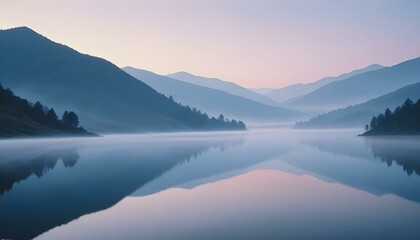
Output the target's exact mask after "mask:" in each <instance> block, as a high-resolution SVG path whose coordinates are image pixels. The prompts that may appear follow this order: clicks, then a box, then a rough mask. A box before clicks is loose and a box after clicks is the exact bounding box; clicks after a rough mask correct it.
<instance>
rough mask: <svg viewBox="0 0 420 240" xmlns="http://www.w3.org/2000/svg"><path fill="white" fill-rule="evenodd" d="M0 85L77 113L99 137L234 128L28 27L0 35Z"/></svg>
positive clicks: (58, 109) (29, 98)
mask: <svg viewBox="0 0 420 240" xmlns="http://www.w3.org/2000/svg"><path fill="white" fill-rule="evenodd" d="M0 52H1V54H0V82H1V83H2V84H3V86H4V87H7V88H10V89H12V90H13V91H14V92H15V93H16V94H17V95H19V96H22V97H24V98H26V99H28V100H29V101H31V102H35V101H38V100H39V101H41V102H43V103H44V104H46V105H48V106H49V107H53V108H54V109H56V111H57V112H60V111H62V110H63V109H69V110H72V111H76V112H77V113H78V114H79V117H80V122H81V123H82V124H83V126H84V127H86V128H87V129H89V130H91V131H94V132H98V133H105V132H155V131H191V130H217V129H236V127H233V128H232V126H231V125H230V124H227V123H225V122H220V121H218V120H216V119H213V120H211V119H209V118H208V117H207V116H206V115H205V114H204V113H199V112H198V111H192V109H191V108H188V107H185V106H182V105H181V104H179V103H176V102H174V101H173V100H171V99H169V98H167V97H165V96H164V95H162V94H161V93H159V92H157V91H156V90H154V89H152V88H151V87H149V86H148V85H146V84H145V83H143V82H141V81H139V80H137V79H136V78H134V77H132V76H130V75H129V74H127V73H125V72H124V71H122V70H121V69H120V68H118V67H117V66H115V65H114V64H112V63H110V62H109V61H107V60H105V59H102V58H98V57H93V56H89V55H87V54H81V53H79V52H77V51H76V50H73V49H71V48H70V47H67V46H65V45H62V44H59V43H55V42H53V41H51V40H49V39H47V38H46V37H44V36H42V35H40V34H38V33H36V32H34V31H33V30H31V29H29V28H27V27H19V28H13V29H8V30H1V31H0Z"/></svg>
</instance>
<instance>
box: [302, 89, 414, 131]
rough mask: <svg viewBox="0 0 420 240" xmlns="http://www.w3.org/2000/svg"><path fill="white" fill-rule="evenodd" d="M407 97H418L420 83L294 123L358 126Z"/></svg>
mask: <svg viewBox="0 0 420 240" xmlns="http://www.w3.org/2000/svg"><path fill="white" fill-rule="evenodd" d="M407 98H410V99H413V100H414V99H415V100H417V99H419V98H420V83H415V84H411V85H408V86H406V87H403V88H401V89H398V90H397V91H394V92H391V93H388V94H385V95H383V96H381V97H377V98H374V99H372V100H369V101H367V102H365V103H362V104H357V105H354V106H349V107H346V108H342V109H338V110H334V111H331V112H328V113H325V114H321V115H319V116H317V117H314V118H312V119H310V120H308V121H306V122H299V123H296V125H295V127H296V128H340V127H360V128H362V127H363V126H365V124H366V123H368V122H369V121H370V120H371V119H372V117H373V116H375V115H377V114H379V113H381V112H383V111H384V110H385V109H386V108H390V109H394V108H396V107H397V106H398V105H401V103H403V102H404V101H405V100H406V99H407Z"/></svg>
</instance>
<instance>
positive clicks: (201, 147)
mask: <svg viewBox="0 0 420 240" xmlns="http://www.w3.org/2000/svg"><path fill="white" fill-rule="evenodd" d="M356 134H357V131H353V130H323V131H300V130H299V131H296V130H273V129H268V130H258V131H248V132H216V133H171V134H144V135H121V136H105V137H102V138H72V139H42V140H35V139H34V140H7V141H0V179H1V185H0V238H12V239H31V238H33V237H36V236H38V235H40V234H42V235H40V236H39V238H40V239H116V238H120V239H217V238H218V239H222V238H227V239H237V238H240V239H256V238H260V237H262V238H264V239H270V238H271V239H278V238H280V237H286V238H292V239H305V238H306V239H307V238H309V237H312V238H318V239H325V238H335V239H337V238H338V239H354V238H365V239H371V238H384V239H395V238H399V237H401V238H404V237H414V236H418V234H420V228H419V225H418V223H419V222H420V191H419V189H420V176H419V175H420V160H419V157H418V156H420V148H419V146H420V145H419V143H420V139H419V138H418V137H384V138H372V137H371V138H363V137H356Z"/></svg>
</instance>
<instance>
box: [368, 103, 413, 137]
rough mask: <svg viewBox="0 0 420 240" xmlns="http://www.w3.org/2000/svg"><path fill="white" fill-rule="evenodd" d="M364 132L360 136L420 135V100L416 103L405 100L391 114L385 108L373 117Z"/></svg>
mask: <svg viewBox="0 0 420 240" xmlns="http://www.w3.org/2000/svg"><path fill="white" fill-rule="evenodd" d="M365 130H366V131H365V132H364V133H363V134H361V136H381V135H420V99H419V100H418V101H417V102H416V103H413V101H411V100H410V99H407V100H406V101H405V102H404V104H403V105H402V106H398V107H397V108H395V110H394V111H393V112H392V111H391V110H389V109H388V108H387V109H386V110H385V113H381V114H379V115H378V116H375V117H373V118H372V120H371V121H370V124H369V125H368V124H366V126H365Z"/></svg>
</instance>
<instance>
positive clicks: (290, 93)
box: [266, 64, 384, 103]
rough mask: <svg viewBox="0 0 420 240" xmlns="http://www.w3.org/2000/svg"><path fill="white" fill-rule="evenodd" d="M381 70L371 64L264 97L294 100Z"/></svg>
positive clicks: (275, 90)
mask: <svg viewBox="0 0 420 240" xmlns="http://www.w3.org/2000/svg"><path fill="white" fill-rule="evenodd" d="M381 68H384V66H381V65H378V64H372V65H370V66H368V67H365V68H361V69H357V70H354V71H351V72H349V73H345V74H342V75H340V76H337V77H326V78H322V79H320V80H318V81H315V82H312V83H297V84H293V85H290V86H287V87H284V88H279V89H274V90H272V91H269V92H267V93H266V95H267V96H268V97H270V98H271V99H273V100H275V101H277V102H279V103H282V102H285V101H287V100H292V99H294V98H298V97H301V96H303V95H305V94H308V93H310V92H312V91H314V90H316V89H318V88H320V87H322V86H325V85H327V84H330V83H332V82H335V81H341V80H344V79H346V78H349V77H352V76H356V75H359V74H362V73H365V72H370V71H375V70H378V69H381Z"/></svg>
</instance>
